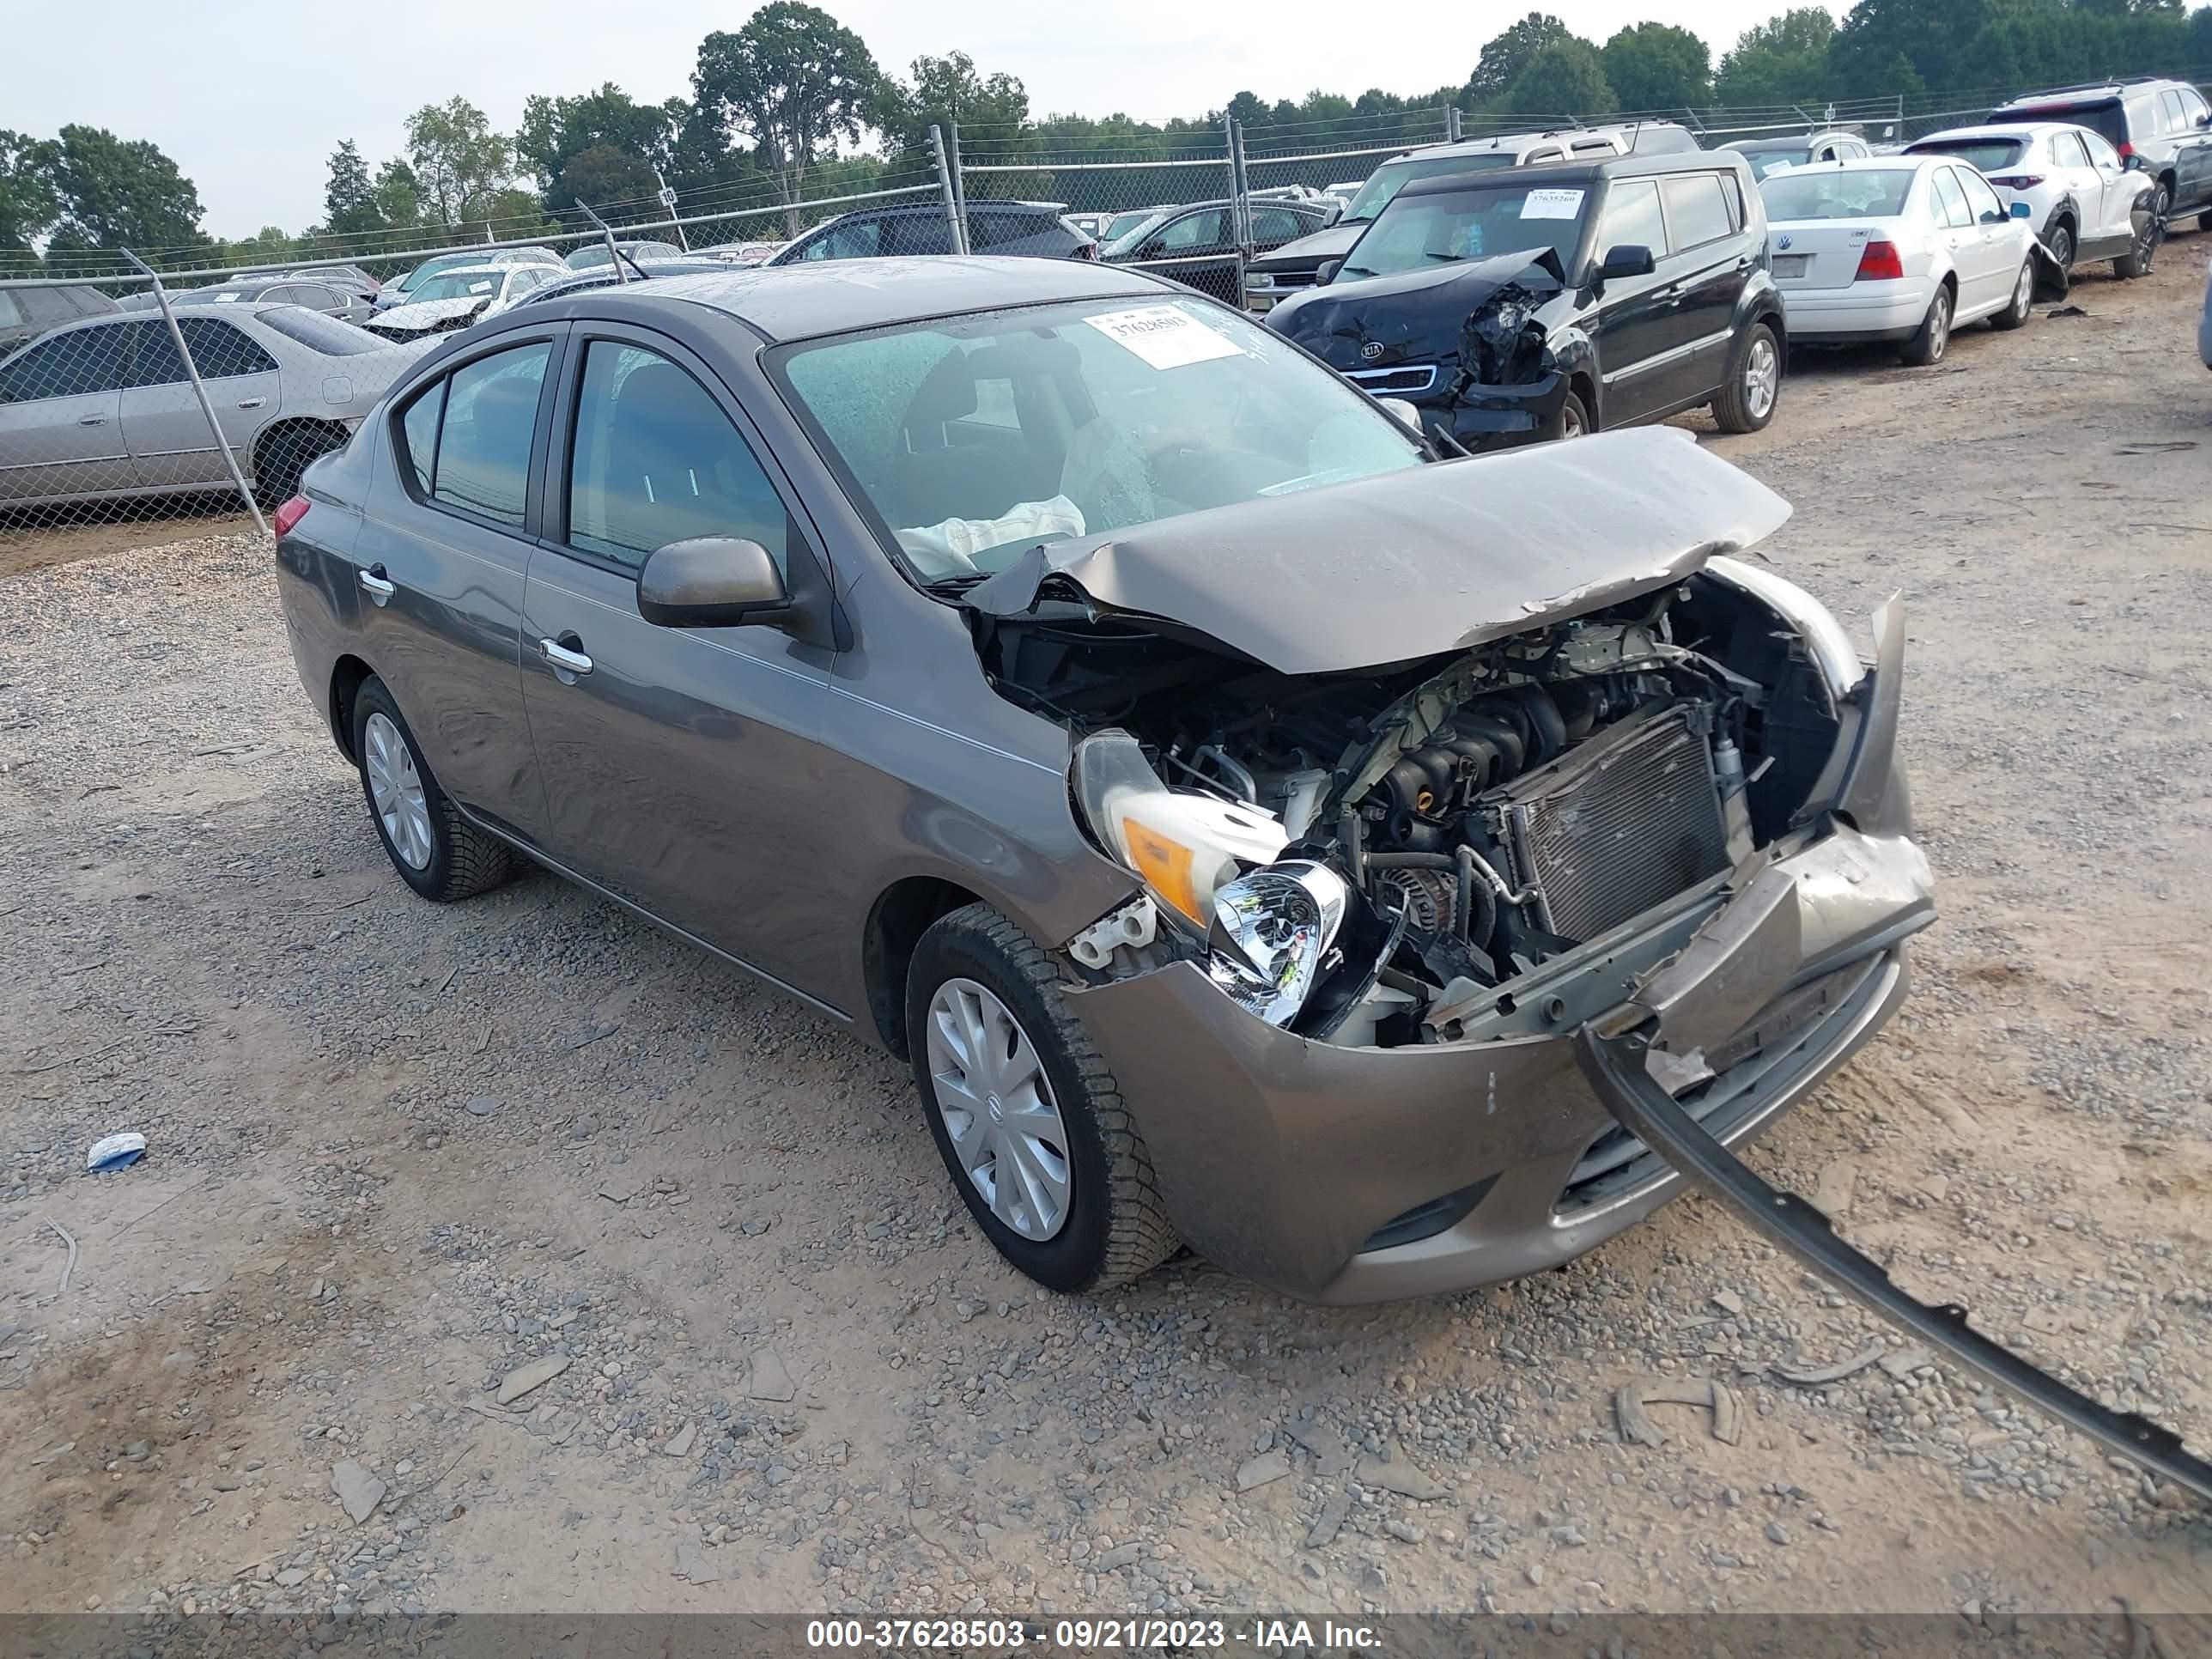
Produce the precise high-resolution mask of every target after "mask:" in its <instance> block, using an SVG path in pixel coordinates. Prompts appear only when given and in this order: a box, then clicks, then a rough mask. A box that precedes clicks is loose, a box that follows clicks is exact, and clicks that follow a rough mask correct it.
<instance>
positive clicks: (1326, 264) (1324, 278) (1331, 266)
mask: <svg viewBox="0 0 2212 1659" xmlns="http://www.w3.org/2000/svg"><path fill="white" fill-rule="evenodd" d="M1343 269H1344V261H1343V260H1341V259H1324V260H1322V262H1321V264H1319V265H1318V266H1317V267H1316V269H1315V270H1314V286H1315V287H1316V288H1327V287H1328V285H1329V284H1330V283H1333V282H1334V281H1335V280H1336V273H1337V272H1338V271H1340V270H1343Z"/></svg>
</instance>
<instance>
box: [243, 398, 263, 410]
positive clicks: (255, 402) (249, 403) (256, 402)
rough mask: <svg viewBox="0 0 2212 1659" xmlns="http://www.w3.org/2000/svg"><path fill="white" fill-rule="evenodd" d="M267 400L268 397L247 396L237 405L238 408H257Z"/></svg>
mask: <svg viewBox="0 0 2212 1659" xmlns="http://www.w3.org/2000/svg"><path fill="white" fill-rule="evenodd" d="M268 401H269V399H268V398H247V399H246V401H245V402H244V403H242V404H239V407H240V409H258V408H260V407H261V405H262V404H265V403H267V402H268Z"/></svg>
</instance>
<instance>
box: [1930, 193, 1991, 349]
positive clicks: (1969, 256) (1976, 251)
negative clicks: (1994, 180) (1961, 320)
mask: <svg viewBox="0 0 2212 1659" xmlns="http://www.w3.org/2000/svg"><path fill="white" fill-rule="evenodd" d="M1929 183H1930V184H1931V185H1933V186H1934V187H1935V189H1934V195H1933V197H1932V202H1933V205H1934V207H1935V210H1936V224H1937V226H1938V227H1939V228H1937V230H1936V233H1935V239H1936V243H1937V245H1938V246H1941V247H1942V249H1943V251H1944V253H1945V255H1946V256H1947V258H1948V262H1949V264H1950V266H1951V270H1952V274H1953V276H1954V279H1955V280H1956V282H1957V283H1958V285H1959V298H1958V302H1957V304H1956V305H1955V306H1954V313H1956V314H1957V315H1959V316H1965V315H1966V314H1968V313H1971V312H1972V310H1973V309H1974V307H1977V306H1978V305H1980V304H1982V303H1983V301H1985V300H1987V299H1988V298H1989V286H1990V262H1989V253H1988V250H1987V249H1986V248H1985V247H1984V246H1983V242H1982V227H1981V226H1980V225H1978V224H1977V223H1975V222H1974V216H1973V212H1972V210H1971V209H1970V208H1968V207H1967V205H1966V188H1965V186H1963V185H1960V182H1959V173H1958V170H1957V169H1956V168H1955V167H1937V168H1936V169H1935V174H1934V177H1933V178H1932V179H1929Z"/></svg>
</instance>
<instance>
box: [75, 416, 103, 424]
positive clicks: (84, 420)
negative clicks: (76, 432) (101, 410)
mask: <svg viewBox="0 0 2212 1659" xmlns="http://www.w3.org/2000/svg"><path fill="white" fill-rule="evenodd" d="M76 423H77V424H78V425H79V426H106V424H107V416H105V415H80V416H77V422H76Z"/></svg>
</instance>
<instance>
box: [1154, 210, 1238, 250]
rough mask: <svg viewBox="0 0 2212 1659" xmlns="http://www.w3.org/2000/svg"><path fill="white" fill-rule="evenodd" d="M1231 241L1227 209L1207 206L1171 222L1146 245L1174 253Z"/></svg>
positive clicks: (1202, 248)
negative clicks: (1203, 209) (1199, 211)
mask: <svg viewBox="0 0 2212 1659" xmlns="http://www.w3.org/2000/svg"><path fill="white" fill-rule="evenodd" d="M1228 240H1229V215H1228V212H1227V211H1226V210H1224V209H1221V208H1208V209H1206V210H1205V211H1204V212H1202V213H1186V214H1184V215H1183V216H1182V218H1180V219H1176V220H1172V221H1170V222H1169V223H1168V224H1166V225H1164V226H1163V227H1162V228H1161V230H1160V233H1159V234H1158V235H1157V236H1155V237H1153V238H1152V241H1150V242H1147V243H1146V246H1147V247H1151V246H1153V245H1154V244H1157V245H1158V246H1159V249H1160V251H1161V252H1163V253H1165V254H1169V255H1170V256H1172V255H1175V254H1179V253H1182V254H1188V253H1196V252H1201V251H1203V250H1205V249H1207V248H1215V247H1219V246H1223V245H1224V244H1225V243H1226V242H1227V241H1228Z"/></svg>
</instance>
